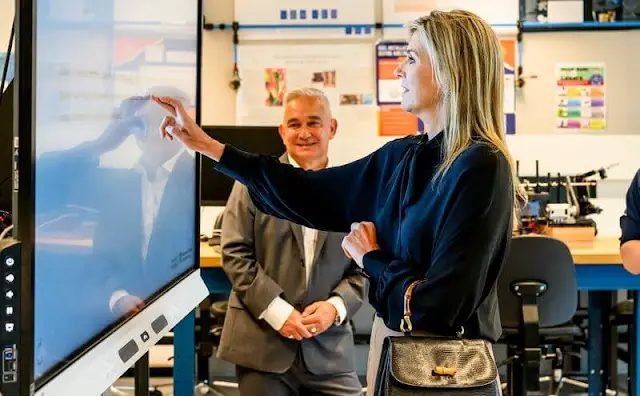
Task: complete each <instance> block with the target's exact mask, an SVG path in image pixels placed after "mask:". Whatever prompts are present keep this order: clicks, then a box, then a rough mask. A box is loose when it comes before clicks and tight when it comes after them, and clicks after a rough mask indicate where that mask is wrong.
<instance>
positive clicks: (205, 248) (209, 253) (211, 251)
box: [200, 242, 222, 268]
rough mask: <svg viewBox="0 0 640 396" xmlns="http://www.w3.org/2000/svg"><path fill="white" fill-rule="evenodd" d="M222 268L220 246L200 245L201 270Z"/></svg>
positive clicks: (203, 243)
mask: <svg viewBox="0 0 640 396" xmlns="http://www.w3.org/2000/svg"><path fill="white" fill-rule="evenodd" d="M219 267H222V257H220V247H219V246H215V247H214V246H209V244H208V243H205V242H201V243H200V268H219Z"/></svg>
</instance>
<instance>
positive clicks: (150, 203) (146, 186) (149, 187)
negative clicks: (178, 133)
mask: <svg viewBox="0 0 640 396" xmlns="http://www.w3.org/2000/svg"><path fill="white" fill-rule="evenodd" d="M183 152H184V150H180V151H179V152H178V153H177V154H176V155H174V156H173V157H171V159H169V160H168V161H167V162H165V163H164V164H163V165H162V166H161V167H159V168H158V169H157V170H156V173H155V175H154V176H153V177H149V175H148V174H147V172H148V170H147V169H146V168H145V167H144V166H142V165H141V164H140V163H139V162H138V163H137V164H136V166H135V167H134V168H133V170H134V171H135V172H137V173H139V174H140V176H141V177H140V181H141V183H142V186H141V187H142V189H141V192H142V197H141V198H142V246H141V249H142V261H143V263H144V261H145V260H146V259H147V254H148V253H149V241H150V240H151V234H152V233H153V226H154V224H155V222H156V219H157V218H158V210H159V209H160V204H161V203H162V197H163V196H164V192H165V187H166V186H167V182H168V181H169V176H170V175H171V171H172V170H173V167H174V166H175V164H176V162H177V160H178V158H179V157H180V155H181V154H182V153H183ZM127 295H129V293H128V292H127V291H126V290H116V291H115V292H113V294H112V295H111V298H110V299H109V307H110V309H111V311H112V312H113V306H114V305H115V303H116V302H117V301H118V300H119V299H120V298H122V297H125V296H127Z"/></svg>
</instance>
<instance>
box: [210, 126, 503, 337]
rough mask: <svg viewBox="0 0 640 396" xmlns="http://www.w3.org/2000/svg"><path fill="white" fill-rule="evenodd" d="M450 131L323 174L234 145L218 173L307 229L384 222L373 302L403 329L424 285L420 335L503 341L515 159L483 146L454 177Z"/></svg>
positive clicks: (464, 156) (458, 163) (373, 270)
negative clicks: (446, 157)
mask: <svg viewBox="0 0 640 396" xmlns="http://www.w3.org/2000/svg"><path fill="white" fill-rule="evenodd" d="M443 135H444V134H443V133H440V134H438V135H436V137H434V138H433V139H431V140H429V139H428V138H427V136H426V135H423V136H410V137H406V138H401V139H397V140H394V141H392V142H390V143H387V144H386V145H384V146H383V147H381V148H380V149H378V150H377V151H375V152H374V153H372V154H370V155H368V156H367V157H364V158H362V159H360V160H357V161H355V162H352V163H349V164H346V165H343V166H339V167H333V168H328V169H323V170H320V171H305V170H302V169H300V168H294V167H292V166H290V165H287V164H282V163H280V162H279V161H278V159H277V158H275V157H269V156H261V155H255V154H250V153H245V152H242V151H240V150H238V149H237V148H235V147H233V146H230V145H227V146H226V148H225V151H224V154H223V155H222V158H221V159H220V162H218V163H217V164H216V169H217V170H219V171H221V172H223V173H225V174H227V175H229V176H230V177H232V178H234V179H236V180H238V181H239V182H241V183H243V184H244V185H246V186H247V188H248V190H249V193H250V195H251V197H252V199H253V201H254V203H255V205H256V207H257V208H258V209H259V210H261V211H263V212H265V213H267V214H270V215H273V216H276V217H279V218H282V219H286V220H289V221H292V222H295V223H298V224H301V225H304V226H307V227H311V228H315V229H320V230H325V231H334V232H349V231H350V225H351V223H353V222H360V221H371V222H373V223H374V224H375V226H376V231H377V238H378V244H379V245H380V250H376V251H373V252H370V253H368V254H366V255H365V257H364V258H363V264H364V270H365V272H366V274H367V275H368V276H369V278H370V292H369V302H370V303H371V304H372V306H373V307H374V308H375V309H376V311H377V313H378V315H379V316H381V317H382V318H383V319H384V322H385V324H386V325H387V326H388V327H389V328H391V329H394V330H397V331H398V330H400V321H401V319H402V316H403V313H404V308H403V303H404V293H405V291H406V289H407V287H408V286H409V285H410V284H411V283H412V282H413V281H415V280H424V282H422V283H420V284H419V285H418V286H417V287H416V288H415V289H414V291H413V295H412V300H411V311H412V317H411V321H412V324H413V329H414V330H424V331H428V332H431V333H435V334H452V333H454V332H455V331H456V330H458V329H459V328H460V327H461V326H464V329H465V336H468V337H480V338H485V339H488V340H490V341H494V342H495V341H497V340H498V338H499V337H500V335H501V332H502V328H501V325H500V317H499V310H498V299H497V294H496V290H495V286H496V283H497V278H498V274H499V272H500V269H501V267H502V265H503V263H504V261H505V259H506V255H507V252H508V248H509V244H510V241H511V233H512V221H513V194H512V184H511V183H512V181H511V174H510V169H509V164H508V162H507V159H506V158H505V157H504V155H502V154H501V153H500V152H499V151H498V150H496V149H495V148H493V147H491V146H490V145H488V144H486V143H474V144H472V145H471V146H470V147H469V148H468V149H466V150H465V151H464V152H462V153H461V154H460V155H459V156H458V158H457V159H456V160H455V161H454V163H453V164H452V166H451V167H450V168H449V169H448V171H447V172H446V173H445V174H444V176H442V177H440V178H438V179H437V180H436V178H435V177H434V176H435V173H436V171H437V169H438V166H439V164H440V163H441V161H442V158H443Z"/></svg>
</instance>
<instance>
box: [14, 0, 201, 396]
mask: <svg viewBox="0 0 640 396" xmlns="http://www.w3.org/2000/svg"><path fill="white" fill-rule="evenodd" d="M20 4H21V6H20V7H19V8H18V15H17V18H18V24H17V64H16V66H17V67H16V72H17V73H16V80H17V85H16V89H17V97H18V101H17V106H16V109H17V110H16V121H17V122H16V131H17V136H18V138H19V143H18V150H19V155H18V171H19V175H18V176H19V177H18V190H17V199H14V208H16V210H14V212H15V216H14V224H15V225H16V230H15V231H16V234H15V236H16V237H17V239H18V240H19V241H20V243H21V244H22V248H21V250H20V252H21V256H22V257H21V265H20V273H19V274H18V275H19V277H20V279H21V283H20V289H21V292H20V299H21V300H20V313H19V316H20V321H19V326H16V327H13V328H12V332H11V333H12V336H16V335H17V334H19V336H20V337H22V338H21V339H19V340H18V343H17V344H15V345H19V349H20V350H18V351H17V352H18V353H17V354H16V353H13V352H15V351H12V350H11V348H12V347H13V346H14V344H9V343H7V344H6V346H8V348H7V349H4V352H11V353H10V354H9V355H10V356H12V357H13V358H14V360H15V359H16V357H17V359H18V366H17V367H18V370H17V372H15V373H9V374H17V376H14V377H11V378H9V377H6V378H5V379H4V382H3V389H5V388H6V389H16V388H15V387H14V388H11V386H14V383H11V381H17V384H18V385H19V392H20V393H19V394H20V395H22V394H25V395H26V394H29V393H28V392H29V390H30V389H29V388H30V387H31V386H32V385H33V390H34V391H35V395H42V396H44V395H62V394H82V395H97V394H101V393H102V392H104V391H105V390H106V389H108V388H109V386H110V385H111V384H112V383H113V382H114V381H115V380H117V379H118V378H119V377H120V376H121V375H122V374H123V373H124V372H125V371H126V370H127V369H128V368H129V367H131V366H132V365H133V364H134V363H135V362H136V361H137V360H138V359H139V358H140V357H141V356H143V355H144V354H145V353H146V352H147V351H148V349H149V348H150V347H151V346H152V345H153V344H154V343H156V342H158V341H159V340H160V338H161V337H162V336H163V335H165V334H166V333H167V332H168V331H169V330H170V329H171V328H172V327H173V326H175V325H176V324H177V323H178V322H179V321H180V320H181V319H182V318H183V317H184V316H185V315H187V314H188V313H189V312H190V311H192V310H193V309H194V308H195V307H196V306H197V305H198V303H200V302H201V301H202V299H203V298H205V297H206V296H207V295H208V291H207V288H206V285H205V284H204V282H203V280H202V279H201V277H200V273H199V268H198V267H199V249H198V247H199V243H198V235H199V230H198V226H199V219H198V217H199V176H198V175H199V161H200V158H199V156H198V155H196V153H194V152H191V151H189V150H186V149H185V148H184V146H183V145H181V144H180V142H178V141H168V140H163V139H161V138H160V135H159V130H158V128H159V126H160V123H161V122H162V120H163V118H164V117H165V116H166V115H167V114H168V113H167V112H166V111H165V110H163V109H162V108H161V107H160V106H159V105H157V104H156V103H154V102H153V101H151V100H150V99H149V95H150V94H157V95H171V96H177V97H180V98H181V99H182V100H183V102H184V103H185V105H186V106H187V107H188V108H189V109H190V110H191V111H193V113H194V115H195V117H196V120H199V118H200V111H199V97H200V88H199V79H200V78H199V77H200V75H199V73H200V71H199V64H200V59H201V23H202V2H201V1H199V0H186V1H180V2H177V3H176V2H175V1H169V0H136V1H130V0H83V1H81V2H77V1H73V2H67V1H54V0H35V1H24V2H20ZM30 35H33V36H32V37H31V36H30ZM32 38H33V40H32ZM31 43H33V46H32V45H31ZM31 287H32V289H31ZM3 320H4V319H3ZM5 335H6V334H3V338H2V339H3V342H4V341H5V340H6V338H5ZM8 367H12V366H8ZM7 379H8V381H7ZM6 394H7V395H14V394H18V393H14V392H13V391H11V390H10V391H6ZM31 394H33V393H31Z"/></svg>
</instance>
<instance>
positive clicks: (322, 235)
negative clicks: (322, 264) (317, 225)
mask: <svg viewBox="0 0 640 396" xmlns="http://www.w3.org/2000/svg"><path fill="white" fill-rule="evenodd" d="M327 234H328V233H327V232H326V231H318V239H317V240H316V249H315V252H314V254H313V264H314V265H315V263H316V261H318V257H319V256H320V252H321V251H322V247H323V246H324V242H325V241H326V240H327Z"/></svg>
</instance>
